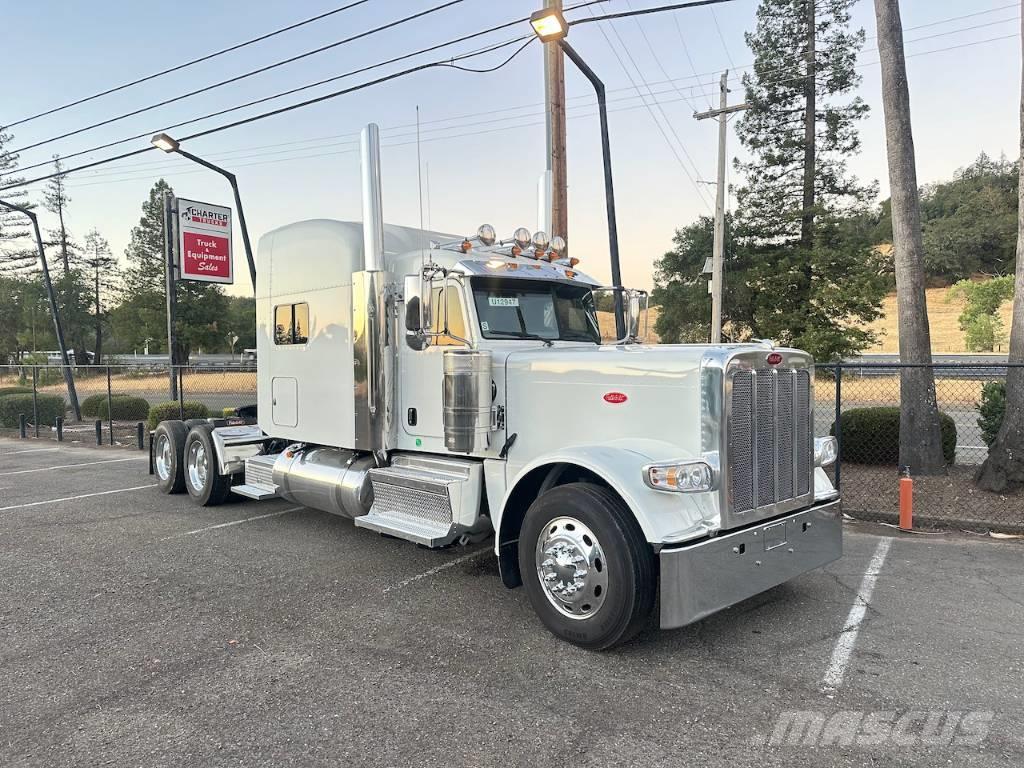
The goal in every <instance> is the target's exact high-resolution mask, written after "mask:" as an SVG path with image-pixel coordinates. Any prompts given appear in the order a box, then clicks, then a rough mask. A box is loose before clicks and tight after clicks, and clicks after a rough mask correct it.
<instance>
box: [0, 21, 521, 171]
mask: <svg viewBox="0 0 1024 768" xmlns="http://www.w3.org/2000/svg"><path fill="white" fill-rule="evenodd" d="M486 31H493V30H486ZM478 34H484V33H483V32H481V33H478ZM532 39H535V38H534V37H532V36H531V40H532ZM525 48H526V46H523V47H522V48H520V49H519V51H516V53H517V54H518V53H519V52H520V51H523V50H525ZM492 49H493V46H492ZM490 50H491V49H485V50H483V51H478V52H475V53H466V54H462V55H461V56H455V57H451V58H449V59H443V60H440V61H432V62H428V63H426V64H418V65H416V66H414V67H409V68H408V69H403V70H400V71H398V72H392V73H390V74H388V75H384V76H382V77H378V78H375V79H374V80H369V81H367V82H364V83H359V84H357V85H353V86H350V87H348V88H342V89H341V90H338V91H332V92H331V93H326V94H323V95H321V96H316V97H314V98H312V99H306V100H305V101H300V102H297V103H295V104H289V105H288V106H285V107H279V108H278V109H273V110H270V111H268V112H261V113H259V114H256V115H252V116H250V117H246V118H243V119H241V120H235V121H234V122H231V123H227V124H225V125H220V126H216V127H214V128H209V129H207V130H204V131H199V132H198V133H193V134H190V135H188V136H183V137H181V138H180V139H179V141H182V142H185V141H191V140H192V139H198V138H201V137H203V136H209V135H212V134H215V133H220V132H221V131H226V130H229V129H231V128H237V127H239V126H242V125H248V124H249V123H254V122H256V121H258V120H264V119H266V118H268V117H274V116H276V115H281V114H284V113H286V112H291V111H293V110H296V109H302V108H303V107H308V106H312V105H313V104H319V103H320V102H322V101H327V100H329V99H334V98H337V97H338V96H344V95H346V94H349V93H353V92H355V91H360V90H363V89H364V88H369V87H371V86H374V85H380V84H381V83H385V82H388V81H390V80H396V79H398V78H400V77H405V76H407V75H411V74H413V73H415V72H421V71H423V70H424V69H431V68H435V67H450V66H451V64H452V62H454V61H460V60H463V59H468V58H472V57H474V56H479V55H481V54H483V53H489V52H490ZM511 60H512V57H510V58H509V59H507V60H506V61H505V62H504V63H505V64H507V63H508V62H510V61H511ZM153 149H155V147H152V146H148V147H143V148H141V149H137V150H133V151H131V152H124V153H122V154H120V155H115V156H114V157H108V158H105V159H103V160H97V161H95V162H92V163H86V164H85V165H79V166H76V167H74V168H68V169H66V170H64V171H63V172H61V173H60V174H48V175H46V176H39V177H36V178H34V179H29V180H27V181H21V182H18V183H16V184H8V185H7V186H4V187H0V189H11V188H15V187H23V186H27V185H29V184H34V183H37V182H40V181H46V180H47V179H51V178H54V177H55V176H58V175H59V176H67V175H69V174H71V173H74V172H76V171H83V170H86V169H88V168H95V167H96V166H98V165H105V164H106V163H111V162H114V161H115V160H123V159H125V158H128V157H134V156H135V155H140V154H142V153H143V152H149V151H152V150H153Z"/></svg>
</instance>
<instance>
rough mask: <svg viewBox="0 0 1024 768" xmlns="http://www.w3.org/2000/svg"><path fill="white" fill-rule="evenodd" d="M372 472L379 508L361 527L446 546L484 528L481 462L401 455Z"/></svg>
mask: <svg viewBox="0 0 1024 768" xmlns="http://www.w3.org/2000/svg"><path fill="white" fill-rule="evenodd" d="M369 474H370V481H371V483H373V506H372V507H370V511H369V513H368V514H366V515H363V516H361V517H357V518H356V519H355V524H356V526H358V527H359V528H367V529H369V530H372V531H377V532H378V533H385V534H387V535H389V536H395V537H397V538H401V539H406V540H408V541H413V542H416V543H417V544H422V545H424V546H427V547H441V546H444V545H446V544H450V543H451V542H453V541H455V539H457V538H458V537H459V536H461V535H462V534H463V533H465V532H467V531H470V530H476V529H477V528H478V527H479V526H480V520H481V518H480V514H479V507H480V489H481V474H482V469H481V465H480V463H479V462H475V461H465V460H461V459H447V458H439V457H419V456H410V455H398V456H395V457H394V459H393V463H392V465H391V466H390V467H378V468H375V469H371V470H370V473H369Z"/></svg>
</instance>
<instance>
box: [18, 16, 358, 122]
mask: <svg viewBox="0 0 1024 768" xmlns="http://www.w3.org/2000/svg"><path fill="white" fill-rule="evenodd" d="M368 2H370V0H356V1H355V2H352V3H348V4H347V5H343V6H340V7H338V8H334V9H332V10H330V11H324V12H323V13H320V14H317V15H316V16H311V17H309V18H308V19H303V20H302V21H297V22H295V23H294V24H289V25H288V26H286V27H281V28H279V29H275V30H273V31H272V32H268V33H266V34H263V35H260V36H258V37H254V38H252V39H251V40H246V41H245V42H242V43H236V44H235V45H231V46H228V47H227V48H222V49H220V50H219V51H214V52H213V53H207V54H205V55H203V56H200V57H198V58H195V59H192V60H190V61H186V62H184V63H182V64H176V65H175V66H173V67H168V68H167V69H163V70H160V71H159V72H154V73H153V74H151V75H146V76H145V77H139V78H136V79H135V80H130V81H129V82H127V83H122V84H121V85H115V86H113V87H112V88H107V89H106V90H103V91H99V92H97V93H94V94H92V95H91V96H84V97H82V98H80V99H75V100H74V101H69V102H68V103H67V104H61V105H60V106H59V107H52V108H50V109H47V110H46V111H44V112H39V113H38V114H35V115H29V116H28V117H23V118H21V119H20V120H15V121H14V122H13V123H7V125H6V126H4V127H6V128H13V127H14V126H16V125H21V124H22V123H27V122H29V121H30V120H36V119H38V118H40V117H46V116H47V115H52V114H54V113H56V112H61V111H62V110H65V109H69V108H71V107H77V106H78V105H79V104H85V103H86V102H88V101H93V100H94V99H98V98H100V97H101V96H108V95H110V94H111V93H117V92H118V91H123V90H124V89H125V88H131V87H132V86H133V85H139V84H140V83H145V82H148V81H149V80H155V79H156V78H158V77H163V76H164V75H169V74H171V73H172V72H179V71H181V70H183V69H187V68H188V67H191V66H194V65H195V64H200V63H202V62H204V61H209V60H210V59H215V58H217V57H218V56H223V55H224V54H225V53H231V52H232V51H237V50H239V49H241V48H245V47H246V46H249V45H253V44H254V43H260V42H263V41H264V40H269V39H270V38H272V37H275V36H276V35H281V34H284V33H285V32H291V31H292V30H293V29H298V28H299V27H304V26H306V25H307V24H312V23H313V22H315V21H321V20H322V19H326V18H327V17H328V16H334V15H335V14H338V13H342V12H343V11H347V10H349V9H350V8H355V7H356V6H357V5H363V4H364V3H368Z"/></svg>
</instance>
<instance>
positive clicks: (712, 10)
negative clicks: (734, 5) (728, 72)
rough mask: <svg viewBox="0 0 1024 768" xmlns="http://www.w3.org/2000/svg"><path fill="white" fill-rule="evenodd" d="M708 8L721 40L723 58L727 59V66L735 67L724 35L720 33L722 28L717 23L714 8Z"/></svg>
mask: <svg viewBox="0 0 1024 768" xmlns="http://www.w3.org/2000/svg"><path fill="white" fill-rule="evenodd" d="M708 10H709V11H711V18H712V19H714V22H715V29H716V30H718V39H719V40H720V41H721V42H722V50H723V51H725V58H727V59H728V60H729V66H730V67H732V68H734V69H735V67H736V62H735V61H733V60H732V54H731V53H729V46H727V45H726V44H725V35H723V34H722V28H721V27H720V26H719V25H718V14H717V13H715V9H714V8H709V9H708Z"/></svg>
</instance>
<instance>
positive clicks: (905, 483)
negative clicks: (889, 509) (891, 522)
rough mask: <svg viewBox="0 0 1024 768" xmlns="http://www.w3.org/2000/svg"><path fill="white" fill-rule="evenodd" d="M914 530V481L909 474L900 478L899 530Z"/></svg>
mask: <svg viewBox="0 0 1024 768" xmlns="http://www.w3.org/2000/svg"><path fill="white" fill-rule="evenodd" d="M913 529H914V481H913V480H911V479H910V472H907V473H906V474H905V475H904V476H903V477H901V478H900V530H901V531H911V530H913Z"/></svg>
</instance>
